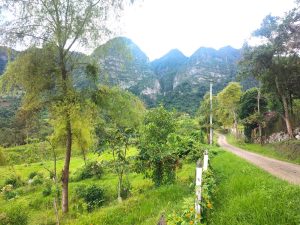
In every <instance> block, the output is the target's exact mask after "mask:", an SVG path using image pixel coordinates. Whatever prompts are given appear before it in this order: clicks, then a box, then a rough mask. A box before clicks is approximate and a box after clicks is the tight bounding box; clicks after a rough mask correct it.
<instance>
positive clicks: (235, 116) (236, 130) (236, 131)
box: [233, 112, 238, 138]
mask: <svg viewBox="0 0 300 225" xmlns="http://www.w3.org/2000/svg"><path fill="white" fill-rule="evenodd" d="M233 119H234V124H233V129H234V130H235V137H236V138H238V122H237V115H236V112H233Z"/></svg>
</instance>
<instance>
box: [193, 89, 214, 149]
mask: <svg viewBox="0 0 300 225" xmlns="http://www.w3.org/2000/svg"><path fill="white" fill-rule="evenodd" d="M212 103H213V106H212V108H213V112H212V113H213V115H214V116H213V125H214V126H215V125H216V123H217V119H216V117H215V115H216V111H217V109H218V106H217V104H218V103H217V97H216V96H213V101H212ZM197 117H198V118H199V124H200V127H201V128H202V129H203V130H205V132H206V134H207V141H208V143H209V135H210V132H209V130H210V121H209V119H210V99H209V93H206V94H205V95H204V97H203V100H202V101H201V103H200V107H199V109H198V112H197Z"/></svg>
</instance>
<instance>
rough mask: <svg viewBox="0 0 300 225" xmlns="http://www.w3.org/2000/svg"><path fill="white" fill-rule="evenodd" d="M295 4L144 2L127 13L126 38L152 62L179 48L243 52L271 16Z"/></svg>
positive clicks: (285, 0) (264, 0)
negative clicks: (202, 47) (228, 47)
mask: <svg viewBox="0 0 300 225" xmlns="http://www.w3.org/2000/svg"><path fill="white" fill-rule="evenodd" d="M293 5H294V0H143V1H142V2H139V3H137V4H135V5H134V6H133V7H131V8H130V9H129V10H126V13H125V17H124V20H123V21H124V27H123V30H124V31H123V35H124V36H127V37H129V38H130V39H132V40H133V41H134V42H135V43H136V44H137V45H138V46H139V47H140V48H141V49H142V50H143V51H144V52H145V53H146V54H147V55H148V57H149V58H150V59H151V60H153V59H155V58H159V57H161V56H162V55H164V54H165V53H167V52H168V51H169V50H171V49H173V48H178V49H179V50H181V51H182V52H183V53H184V54H185V55H187V56H190V55H191V54H192V53H193V52H195V51H196V50H197V49H198V48H199V47H201V46H205V47H213V48H216V49H218V48H220V47H223V46H226V45H231V46H233V47H235V48H240V47H241V46H242V45H243V43H244V41H245V40H246V39H248V38H249V37H250V35H251V32H252V31H254V30H255V29H257V28H259V26H260V24H261V21H262V19H263V18H264V17H265V16H266V15H268V14H272V15H284V12H286V11H288V10H289V9H291V8H292V7H293Z"/></svg>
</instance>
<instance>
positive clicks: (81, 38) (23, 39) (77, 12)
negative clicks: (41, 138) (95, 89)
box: [0, 0, 132, 213]
mask: <svg viewBox="0 0 300 225" xmlns="http://www.w3.org/2000/svg"><path fill="white" fill-rule="evenodd" d="M131 2H132V1H131ZM123 5H124V1H123V0H108V1H102V0H81V1H78V0H33V1H25V0H15V1H10V0H4V1H2V2H1V3H0V8H2V7H5V8H6V10H7V11H8V12H10V13H11V15H13V16H14V18H13V19H12V20H11V21H8V22H5V23H4V24H1V31H0V33H1V36H2V40H4V41H5V42H8V41H10V42H12V43H14V42H15V43H18V42H20V43H22V44H30V45H32V44H34V45H40V44H44V43H49V42H50V43H53V48H54V50H55V54H54V55H55V56H56V61H55V65H51V67H50V66H47V69H49V70H53V69H55V70H56V73H55V74H57V75H59V76H60V82H59V83H58V84H57V85H56V89H58V90H59V91H60V94H61V97H62V99H61V102H62V103H63V104H65V105H64V109H65V110H64V112H63V117H64V121H63V123H64V128H65V135H66V144H65V145H66V152H65V162H64V167H63V174H62V210H63V212H65V213H66V212H68V209H69V201H68V193H69V192H68V184H69V167H70V159H71V152H72V139H73V132H72V119H71V114H70V113H71V111H72V110H71V108H72V106H73V102H74V101H76V97H75V96H74V95H72V93H74V86H73V84H72V79H71V75H72V69H74V67H75V65H76V60H75V62H74V58H72V52H71V50H72V49H73V48H74V47H75V46H76V47H78V46H84V45H85V44H87V43H88V42H89V41H92V40H97V41H99V40H101V39H102V38H104V37H106V36H107V35H108V34H109V32H110V30H109V27H108V24H107V21H108V17H109V16H110V15H112V14H113V12H117V11H120V10H121V9H122V7H123ZM44 78H45V79H46V78H49V77H44ZM39 88H40V89H43V88H44V87H42V86H41V87H39ZM27 94H28V95H32V94H33V93H27Z"/></svg>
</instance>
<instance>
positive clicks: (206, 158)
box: [203, 150, 208, 171]
mask: <svg viewBox="0 0 300 225" xmlns="http://www.w3.org/2000/svg"><path fill="white" fill-rule="evenodd" d="M207 168H208V152H207V150H205V152H204V159H203V171H206V170H207Z"/></svg>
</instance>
